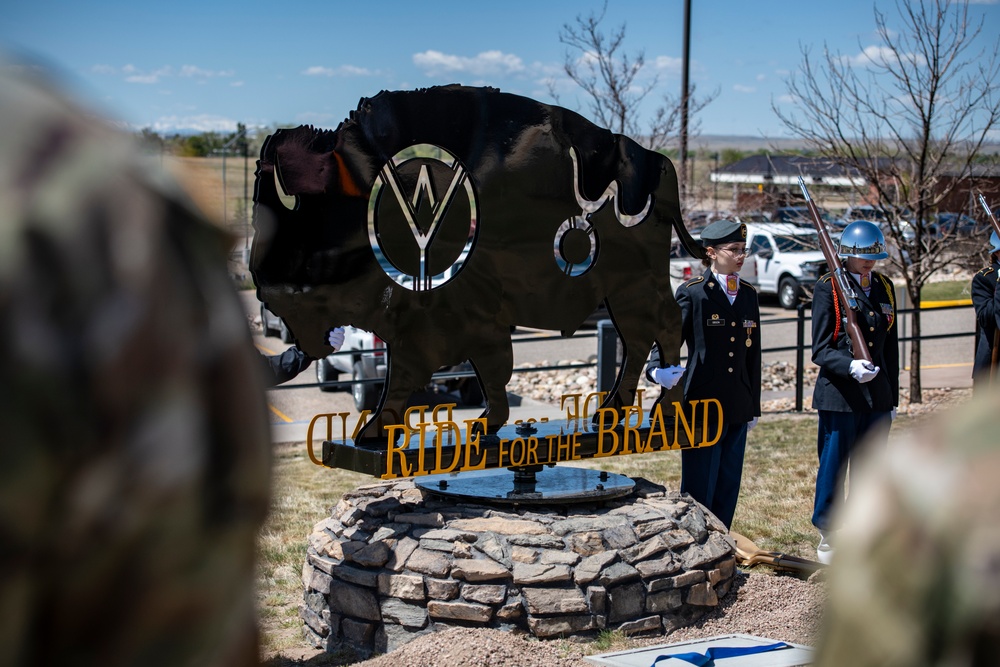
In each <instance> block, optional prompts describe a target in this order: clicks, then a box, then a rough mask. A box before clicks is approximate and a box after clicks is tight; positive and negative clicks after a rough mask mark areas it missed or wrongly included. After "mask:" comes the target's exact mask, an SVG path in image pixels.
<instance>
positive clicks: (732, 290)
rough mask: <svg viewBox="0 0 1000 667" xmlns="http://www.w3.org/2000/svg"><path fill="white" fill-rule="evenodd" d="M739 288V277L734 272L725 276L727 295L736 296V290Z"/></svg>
mask: <svg viewBox="0 0 1000 667" xmlns="http://www.w3.org/2000/svg"><path fill="white" fill-rule="evenodd" d="M739 288H740V277H739V276H738V275H736V274H735V273H734V274H732V275H728V276H726V292H727V293H728V294H729V296H736V292H737V290H739Z"/></svg>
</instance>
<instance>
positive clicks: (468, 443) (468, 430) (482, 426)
mask: <svg viewBox="0 0 1000 667" xmlns="http://www.w3.org/2000/svg"><path fill="white" fill-rule="evenodd" d="M474 426H478V427H479V429H478V430H477V429H475V428H473V427H474ZM486 426H487V424H486V419H484V418H483V417H478V418H476V419H466V420H465V464H464V465H463V466H462V470H484V469H485V468H486V454H485V453H483V455H482V456H480V457H479V461H477V462H476V464H475V465H472V463H470V458H471V457H472V450H473V449H475V450H476V453H477V454H478V453H479V444H480V439H481V435H480V434H481V433H485V432H486ZM473 433H475V436H474V437H473Z"/></svg>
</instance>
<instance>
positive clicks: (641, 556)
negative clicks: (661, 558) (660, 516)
mask: <svg viewBox="0 0 1000 667" xmlns="http://www.w3.org/2000/svg"><path fill="white" fill-rule="evenodd" d="M666 550H667V545H666V543H664V541H663V540H661V539H660V536H659V535H657V536H655V537H651V538H650V539H648V540H644V541H642V542H639V543H638V544H636V545H633V546H631V547H628V548H626V549H621V550H620V552H621V557H622V560H624V561H625V562H626V563H628V564H629V565H635V564H636V563H637V562H639V561H644V560H649V559H650V558H652V557H653V556H656V555H658V554H661V553H663V552H664V551H666Z"/></svg>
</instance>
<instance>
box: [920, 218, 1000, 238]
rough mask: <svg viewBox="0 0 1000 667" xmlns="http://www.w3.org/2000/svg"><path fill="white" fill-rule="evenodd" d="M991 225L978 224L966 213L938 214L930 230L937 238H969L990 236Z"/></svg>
mask: <svg viewBox="0 0 1000 667" xmlns="http://www.w3.org/2000/svg"><path fill="white" fill-rule="evenodd" d="M989 229H990V225H989V223H980V222H977V221H976V220H975V219H974V218H970V217H969V216H967V215H965V214H964V213H938V214H937V215H935V216H934V222H932V223H931V224H930V226H929V227H928V230H929V231H930V233H931V235H932V236H934V237H935V238H942V237H946V236H952V237H959V238H967V237H970V236H977V235H979V234H988V233H989Z"/></svg>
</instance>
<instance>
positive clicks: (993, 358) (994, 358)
mask: <svg viewBox="0 0 1000 667" xmlns="http://www.w3.org/2000/svg"><path fill="white" fill-rule="evenodd" d="M977 199H979V205H980V206H982V207H983V210H984V211H986V217H987V219H989V221H990V224H991V225H993V231H994V232H996V234H997V236H998V237H1000V222H997V219H996V216H995V215H993V210H992V209H991V208H990V206H989V204H987V203H986V197H984V196H983V193H982V192H980V193H979V197H977ZM998 362H1000V329H997V330H996V331H994V332H993V351H992V352H991V354H990V384H993V383H994V382H996V378H997V365H1000V363H998Z"/></svg>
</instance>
